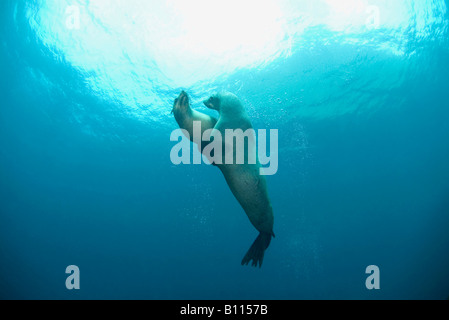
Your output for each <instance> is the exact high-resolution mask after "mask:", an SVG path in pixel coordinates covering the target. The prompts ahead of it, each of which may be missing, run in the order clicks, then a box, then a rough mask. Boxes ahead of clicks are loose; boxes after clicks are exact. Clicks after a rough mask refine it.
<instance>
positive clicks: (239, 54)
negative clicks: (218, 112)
mask: <svg viewBox="0 0 449 320" xmlns="http://www.w3.org/2000/svg"><path fill="white" fill-rule="evenodd" d="M445 12H446V5H445V3H444V1H443V0H441V1H421V0H416V1H415V0H401V1H399V0H393V1H392V0H390V1H387V0H371V1H368V0H310V1H307V0H304V1H299V0H281V1H278V0H227V1H222V0H189V1H185V0H167V1H160V0H115V1H108V0H93V1H87V0H86V1H83V0H78V1H75V0H73V1H70V0H35V1H34V5H29V6H28V13H27V18H28V19H29V21H30V24H31V26H32V28H33V30H34V31H35V32H36V34H37V35H38V37H39V39H40V40H41V41H42V42H43V43H44V44H45V45H46V46H47V47H48V48H50V49H51V50H52V51H53V52H54V53H55V55H56V56H58V57H63V58H64V59H65V61H67V62H68V63H69V64H70V65H71V66H72V67H73V68H75V69H76V70H78V71H79V72H80V74H82V75H83V77H85V79H86V82H87V83H88V84H89V86H90V87H91V88H92V89H93V90H94V91H95V92H96V93H97V94H99V95H101V96H102V97H108V96H109V97H111V98H114V99H116V100H119V101H120V102H121V103H122V104H123V105H125V106H127V107H128V108H129V110H131V112H138V111H141V110H143V107H142V106H149V105H151V106H159V105H161V104H163V103H166V101H165V100H164V99H162V98H161V97H160V96H159V95H158V94H157V92H158V91H161V90H165V91H170V90H172V89H174V88H180V87H182V88H195V87H199V86H201V85H203V84H204V83H213V82H214V80H216V79H217V78H222V77H225V76H230V75H232V74H234V73H235V72H236V71H237V70H241V69H258V70H260V68H263V67H265V66H269V65H270V63H273V62H275V61H278V60H279V59H288V58H289V57H291V56H292V55H294V54H298V52H299V53H300V51H301V48H305V47H307V46H308V43H307V42H306V40H305V39H307V35H308V33H309V32H310V31H311V30H315V32H316V30H317V28H318V29H319V30H322V31H323V33H322V39H321V40H322V41H327V40H329V39H328V38H329V37H330V36H332V35H334V36H335V38H336V39H337V41H339V42H341V43H345V42H346V43H353V44H356V45H359V46H360V45H361V46H363V45H371V46H374V47H375V48H377V49H378V50H382V51H387V52H390V53H391V54H395V55H404V54H410V53H411V52H407V42H408V41H410V40H415V39H416V38H420V39H423V38H425V37H426V36H428V35H429V34H430V32H429V30H431V29H432V26H433V25H434V24H437V23H441V22H442V21H441V19H442V18H441V17H443V16H444V14H445ZM410 30H413V33H410ZM329 32H330V34H329ZM373 32H374V33H373ZM315 34H317V35H318V37H320V33H315ZM376 34H377V35H380V36H376ZM404 35H406V36H404ZM410 37H414V38H413V39H411V38H410ZM379 39H384V40H379ZM315 40H316V41H319V40H320V39H315ZM334 40H335V39H334ZM154 108H157V107H154Z"/></svg>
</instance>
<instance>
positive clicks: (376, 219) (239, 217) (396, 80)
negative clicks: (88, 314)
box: [0, 0, 449, 299]
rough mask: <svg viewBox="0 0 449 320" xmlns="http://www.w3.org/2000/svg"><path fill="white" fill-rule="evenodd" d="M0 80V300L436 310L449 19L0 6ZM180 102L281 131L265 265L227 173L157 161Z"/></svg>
mask: <svg viewBox="0 0 449 320" xmlns="http://www.w3.org/2000/svg"><path fill="white" fill-rule="evenodd" d="M0 70H1V77H0V93H1V102H0V298H2V299H446V298H447V297H448V296H449V101H448V97H449V94H448V92H449V13H448V3H447V2H446V1H443V0H429V1H420V0H393V1H386V0H366V1H365V0H319V1H305V0H304V1H293V0H291V1H290V0H282V1H269V0H265V1H257V2H256V1H253V0H248V1H235V0H232V1H226V2H221V1H205V0H192V1H180V0H170V1H165V2H164V1H138V0H134V1H124V0H116V1H106V0H104V1H103V0H96V1H82V0H79V1H75V0H73V1H70V0H3V1H1V3H0ZM181 90H186V91H187V92H188V93H189V95H190V96H191V98H192V104H193V107H195V108H196V109H198V110H200V111H202V112H206V113H210V111H208V110H205V108H204V107H203V106H202V105H201V101H202V100H204V99H205V98H207V97H208V96H209V95H210V94H211V93H213V92H216V91H219V90H228V91H230V92H233V93H235V94H236V95H238V96H239V98H240V99H241V100H242V101H243V103H244V104H245V107H246V109H247V111H248V114H249V116H250V117H251V120H252V122H253V125H254V127H255V128H257V129H278V130H279V154H278V157H279V171H278V173H277V174H276V175H274V176H269V177H267V180H268V186H269V194H270V198H271V202H272V205H273V208H274V215H275V229H274V231H275V233H276V238H275V239H273V241H272V244H271V246H270V248H269V249H268V251H267V252H266V255H265V260H264V265H263V267H262V268H261V269H255V268H251V267H242V266H241V265H240V261H241V259H242V257H243V256H244V254H245V253H246V251H247V250H248V248H249V246H250V245H251V244H252V242H253V241H254V239H255V238H256V236H257V231H256V230H255V229H254V228H253V226H252V225H251V224H250V223H249V221H248V219H247V217H246V215H245V214H244V212H243V210H242V209H241V208H240V206H239V205H238V203H237V201H236V200H235V199H234V198H233V196H232V194H231V192H230V191H229V188H228V187H227V185H226V183H225V181H224V179H223V177H222V175H221V173H220V172H219V170H217V169H215V168H213V167H210V166H207V165H205V164H203V165H190V166H189V165H181V166H175V165H173V164H172V163H171V161H170V150H171V148H172V147H173V145H174V143H173V142H171V141H170V134H171V132H172V131H173V130H175V129H177V124H176V122H175V120H174V118H173V116H172V115H170V111H171V108H172V105H173V100H174V99H175V98H176V97H177V95H178V94H179V92H180V91H181ZM69 265H76V266H78V267H79V269H80V290H68V289H67V288H66V285H65V282H66V278H67V277H68V274H66V273H65V270H66V267H67V266H69ZM370 265H376V266H378V267H379V269H380V289H379V290H368V289H367V288H366V286H365V280H366V279H367V277H368V276H369V275H368V274H366V273H365V270H366V268H367V266H370Z"/></svg>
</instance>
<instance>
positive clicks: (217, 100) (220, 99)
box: [204, 91, 243, 113]
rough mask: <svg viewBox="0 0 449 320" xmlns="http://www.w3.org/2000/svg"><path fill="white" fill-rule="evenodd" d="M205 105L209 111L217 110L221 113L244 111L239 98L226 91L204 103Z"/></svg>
mask: <svg viewBox="0 0 449 320" xmlns="http://www.w3.org/2000/svg"><path fill="white" fill-rule="evenodd" d="M204 105H205V106H206V107H208V108H209V109H212V110H216V111H218V112H220V113H221V112H226V111H237V110H242V109H243V106H242V103H241V102H240V100H239V98H237V96H236V95H235V94H232V93H230V92H226V91H223V92H220V93H217V94H215V95H213V96H211V97H210V98H209V99H208V100H205V101H204Z"/></svg>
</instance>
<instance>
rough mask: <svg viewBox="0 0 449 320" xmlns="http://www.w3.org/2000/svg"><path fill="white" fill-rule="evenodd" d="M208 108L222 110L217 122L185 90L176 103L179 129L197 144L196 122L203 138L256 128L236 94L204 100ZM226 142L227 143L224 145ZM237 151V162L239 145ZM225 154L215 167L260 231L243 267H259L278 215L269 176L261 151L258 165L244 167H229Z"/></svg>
mask: <svg viewBox="0 0 449 320" xmlns="http://www.w3.org/2000/svg"><path fill="white" fill-rule="evenodd" d="M204 105H205V106H206V107H208V108H209V109H212V110H215V111H218V113H219V118H218V119H216V118H214V117H211V116H209V115H206V114H204V113H201V112H198V111H196V110H194V109H192V108H191V106H190V102H189V97H188V95H187V93H185V92H184V91H183V92H181V94H180V95H179V97H178V98H177V99H176V100H175V103H174V107H173V111H172V113H173V114H174V116H175V119H176V121H177V123H178V125H179V127H180V128H181V129H184V130H186V131H187V133H188V134H189V138H190V139H191V140H192V141H193V142H195V141H194V140H193V137H194V122H195V121H199V122H201V134H202V135H203V134H205V133H206V135H207V132H212V133H211V134H209V135H208V137H206V138H210V137H211V136H214V134H213V133H214V132H215V131H216V130H217V131H219V132H220V133H221V136H223V137H224V136H225V133H226V130H227V129H231V130H236V129H241V130H242V131H246V130H248V129H252V128H253V126H252V124H251V121H250V119H249V117H248V115H247V113H246V111H245V109H244V107H243V105H242V103H241V102H240V100H239V99H238V98H237V96H235V95H234V94H232V93H228V92H222V93H219V94H216V95H213V96H212V97H210V98H209V99H208V100H206V101H204ZM209 141H210V139H209ZM226 143H227V141H225V142H223V144H226ZM251 145H254V147H255V144H251V143H250V142H248V143H247V144H246V145H245V150H246V151H248V149H249V148H251ZM206 146H207V142H206V143H201V147H200V151H201V152H203V151H204V148H205V147H206ZM233 148H234V149H233V156H234V160H235V154H236V152H234V151H235V145H234V146H233ZM223 150H227V149H226V146H224V148H223ZM225 153H226V152H224V153H223V161H221V163H217V162H212V164H213V165H215V166H217V167H218V168H219V169H220V170H221V172H222V173H223V175H224V177H225V179H226V182H227V183H228V186H229V188H230V189H231V191H232V193H233V195H234V196H235V198H236V199H237V201H238V202H239V203H240V205H241V206H242V208H243V210H244V211H245V213H246V214H247V216H248V218H249V220H250V222H251V223H252V224H253V226H254V227H255V228H256V229H257V230H258V231H259V232H260V234H259V236H258V237H257V239H256V240H255V241H254V243H253V245H252V246H251V248H250V249H249V250H248V252H247V253H246V255H245V257H244V258H243V260H242V265H248V264H249V263H250V262H251V261H252V265H253V266H254V267H257V265H259V267H262V263H263V258H264V254H265V250H266V249H267V248H268V246H269V245H270V242H271V238H272V237H274V233H273V224H274V216H273V209H272V206H271V204H270V200H269V197H268V191H267V182H266V180H265V177H264V176H263V175H261V174H260V168H261V165H260V162H259V160H258V158H257V152H255V154H256V161H255V163H254V162H253V163H251V162H250V161H248V158H246V157H245V160H244V162H243V164H237V162H236V161H234V162H233V163H232V164H227V163H229V162H226V161H225V157H226V155H225Z"/></svg>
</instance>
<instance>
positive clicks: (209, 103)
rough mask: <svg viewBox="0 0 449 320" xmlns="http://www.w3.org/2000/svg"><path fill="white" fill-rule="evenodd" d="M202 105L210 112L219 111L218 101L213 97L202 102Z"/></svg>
mask: <svg viewBox="0 0 449 320" xmlns="http://www.w3.org/2000/svg"><path fill="white" fill-rule="evenodd" d="M203 103H204V105H205V106H206V107H208V108H209V109H212V110H217V111H219V110H220V99H218V98H217V97H215V96H212V97H210V98H209V99H207V100H204V101H203Z"/></svg>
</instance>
